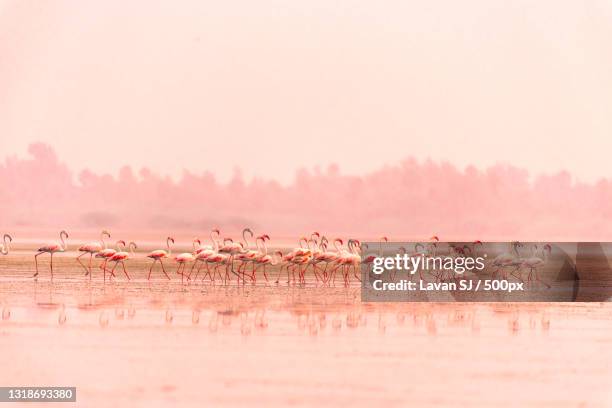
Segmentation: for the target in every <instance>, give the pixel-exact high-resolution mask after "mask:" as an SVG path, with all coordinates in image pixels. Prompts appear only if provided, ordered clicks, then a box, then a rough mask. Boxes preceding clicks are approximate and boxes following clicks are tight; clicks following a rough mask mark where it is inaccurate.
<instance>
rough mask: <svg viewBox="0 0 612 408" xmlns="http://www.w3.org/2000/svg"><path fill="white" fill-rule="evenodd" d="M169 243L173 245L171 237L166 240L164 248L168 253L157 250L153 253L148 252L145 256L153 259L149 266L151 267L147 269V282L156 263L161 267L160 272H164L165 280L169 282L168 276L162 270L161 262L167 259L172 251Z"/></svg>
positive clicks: (164, 270) (163, 269) (162, 264)
mask: <svg viewBox="0 0 612 408" xmlns="http://www.w3.org/2000/svg"><path fill="white" fill-rule="evenodd" d="M170 242H172V243H173V244H174V238H172V237H168V238H166V248H168V251H165V250H163V249H157V250H155V251H152V252H149V254H148V255H147V258H151V259H153V263H152V264H151V267H150V268H149V276H148V277H147V280H151V272H152V271H153V267H154V266H155V263H157V262H158V261H159V264H160V265H161V267H162V271H163V272H164V275H166V278H168V280H171V279H170V276H168V274H167V273H166V269H165V268H164V263H163V262H162V259H164V258H168V257H169V256H170V254H171V253H172V249H171V248H170Z"/></svg>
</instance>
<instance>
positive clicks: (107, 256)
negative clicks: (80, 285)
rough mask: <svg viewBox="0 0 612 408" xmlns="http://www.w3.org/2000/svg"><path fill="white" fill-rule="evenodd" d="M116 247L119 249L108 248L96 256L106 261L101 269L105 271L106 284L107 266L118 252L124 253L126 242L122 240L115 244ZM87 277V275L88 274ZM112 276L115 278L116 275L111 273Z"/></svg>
mask: <svg viewBox="0 0 612 408" xmlns="http://www.w3.org/2000/svg"><path fill="white" fill-rule="evenodd" d="M115 245H116V247H117V249H113V248H106V249H103V250H101V251H100V252H98V253H97V254H96V258H102V259H104V260H103V261H102V263H101V264H100V269H102V270H103V271H104V282H106V264H107V263H108V260H109V259H110V258H112V256H113V255H115V254H116V253H117V252H119V251H122V250H123V248H125V245H126V244H125V241H124V240H122V239H120V240H119V241H117V242H116V243H115ZM85 275H87V273H86V274H85ZM111 276H115V275H114V273H112V272H111Z"/></svg>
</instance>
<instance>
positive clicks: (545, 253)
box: [521, 244, 552, 289]
mask: <svg viewBox="0 0 612 408" xmlns="http://www.w3.org/2000/svg"><path fill="white" fill-rule="evenodd" d="M537 249H538V246H537V245H534V251H533V252H534V254H533V256H531V257H529V258H527V259H524V260H523V261H522V262H521V266H523V267H525V268H529V275H528V276H527V282H531V281H532V280H534V278H535V281H537V282H540V283H543V284H544V285H545V286H546V287H547V288H549V289H550V287H551V286H550V285H549V284H548V283H546V282H544V281H542V280H541V279H540V277H539V276H538V268H541V267H543V266H544V265H546V264H547V263H548V257H549V256H550V253H551V251H552V247H551V246H550V245H549V244H546V245H544V247H543V248H542V258H540V257H538V256H536V253H537Z"/></svg>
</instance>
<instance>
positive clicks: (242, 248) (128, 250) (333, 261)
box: [0, 228, 361, 285]
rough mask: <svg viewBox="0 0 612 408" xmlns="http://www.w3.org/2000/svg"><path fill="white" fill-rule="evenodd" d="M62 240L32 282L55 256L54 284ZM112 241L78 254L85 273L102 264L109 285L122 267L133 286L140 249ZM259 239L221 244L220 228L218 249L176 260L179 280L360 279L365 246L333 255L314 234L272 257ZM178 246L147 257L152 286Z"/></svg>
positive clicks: (197, 248) (247, 235)
mask: <svg viewBox="0 0 612 408" xmlns="http://www.w3.org/2000/svg"><path fill="white" fill-rule="evenodd" d="M59 238H60V241H59V242H55V243H51V244H48V245H44V246H42V247H40V248H38V251H37V252H36V254H35V255H34V262H35V268H36V272H35V273H34V275H33V276H32V277H33V278H37V277H38V276H39V273H40V271H39V269H38V257H39V256H40V255H43V254H49V255H50V266H49V269H50V276H51V280H53V255H54V254H55V253H58V252H66V251H67V249H68V244H67V239H68V238H69V235H68V233H67V232H66V231H64V230H62V231H61V232H60V234H59ZM110 238H111V235H110V233H109V232H108V231H106V230H104V231H102V232H101V234H100V239H99V241H94V242H89V243H87V244H84V245H81V246H80V247H79V248H78V251H79V252H80V255H78V256H77V258H76V260H77V262H78V263H79V264H80V265H81V266H82V267H83V268H84V269H85V274H86V275H89V277H90V279H91V276H92V275H93V269H92V262H93V259H94V258H100V259H101V260H102V262H101V263H100V265H99V268H100V269H101V270H102V272H103V274H104V280H105V281H106V275H107V274H110V278H112V277H115V270H116V269H117V267H118V266H119V265H121V268H122V270H123V273H124V274H125V277H126V278H127V279H128V280H130V279H131V278H130V275H129V274H128V271H127V268H126V264H125V261H127V260H129V259H133V258H135V257H136V253H135V250H136V249H137V248H138V246H137V244H136V243H135V242H130V243H129V244H126V242H125V241H124V240H119V241H117V242H116V243H115V248H109V247H108V244H107V242H106V240H107V239H110ZM253 238H254V234H253V231H252V230H251V229H250V228H245V229H244V230H243V231H242V242H235V241H234V240H233V239H232V238H224V239H221V234H220V231H219V229H216V228H215V229H213V230H212V231H211V233H210V240H211V242H212V245H203V244H202V241H201V240H200V239H199V238H195V239H194V240H193V243H192V245H193V251H192V252H184V253H180V254H178V255H176V256H174V261H175V262H176V264H177V269H176V274H178V275H180V276H181V281H184V280H185V279H187V280H195V279H197V278H198V276H200V272H201V271H202V268H203V267H204V268H205V271H204V273H203V274H202V277H201V280H202V281H205V280H206V278H208V279H210V281H211V282H214V281H215V280H216V279H221V280H222V281H223V282H224V283H228V282H229V281H231V280H232V277H235V278H236V280H237V281H238V282H240V281H242V282H243V283H246V282H247V281H251V282H253V283H255V282H256V281H257V273H258V271H260V270H261V271H263V276H264V277H265V279H266V282H269V279H268V274H267V271H266V266H270V265H280V270H279V273H278V275H277V277H276V283H278V282H279V281H280V277H281V275H282V273H283V269H285V270H286V273H287V282H288V283H290V282H293V283H295V282H296V281H299V282H300V283H305V281H306V279H305V276H306V271H307V268H308V267H309V266H311V267H312V268H313V271H314V273H315V277H316V279H317V281H321V282H325V283H329V282H335V279H336V271H338V270H340V272H341V273H342V279H343V281H344V282H345V284H347V285H348V284H349V283H350V279H351V277H350V271H349V268H350V267H353V275H354V276H355V277H356V278H357V279H359V276H358V274H357V267H358V266H359V265H360V264H361V256H360V254H359V246H360V243H359V241H357V240H349V242H348V249H343V248H341V246H342V245H343V244H344V242H343V240H342V239H339V238H338V239H336V240H334V242H333V245H334V247H335V251H329V250H328V249H327V248H328V244H329V241H328V239H327V238H326V237H324V236H321V234H319V233H318V232H314V233H313V234H312V235H311V237H310V238H306V237H303V238H301V239H300V242H299V245H300V246H299V247H297V248H294V249H293V250H292V251H289V252H288V253H286V254H283V252H282V251H280V250H277V251H274V253H272V254H270V253H268V247H267V245H266V243H267V242H268V241H269V240H270V237H269V235H267V234H263V235H259V236H257V237H255V241H254V244H255V248H252V247H251V246H250V244H249V239H253ZM12 240H13V239H12V237H11V236H10V235H9V234H5V235H4V240H3V244H2V246H1V247H0V250H1V253H2V254H3V255H7V254H8V252H9V248H10V243H11V242H12ZM174 243H175V240H174V238H172V237H168V238H167V239H166V248H165V249H158V250H154V251H152V252H150V253H148V254H147V255H146V257H147V258H150V259H151V260H152V262H151V266H150V267H149V273H148V276H147V279H148V280H150V279H151V274H152V273H153V267H154V266H155V264H157V263H158V262H159V264H160V267H161V271H162V272H163V274H164V275H165V277H166V278H167V279H169V280H171V277H170V275H169V274H168V272H167V271H166V268H165V267H164V262H163V261H164V259H166V258H171V257H172V245H173V244H174ZM84 256H89V261H88V263H87V264H85V263H83V261H82V257H84ZM322 263H325V268H324V269H323V268H321V267H320V265H321V264H322ZM188 264H191V268H190V269H189V271H187V265H188ZM196 266H197V269H196ZM221 268H224V269H221ZM328 269H329V273H328ZM194 273H195V274H194Z"/></svg>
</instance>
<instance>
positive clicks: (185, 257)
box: [174, 238, 202, 283]
mask: <svg viewBox="0 0 612 408" xmlns="http://www.w3.org/2000/svg"><path fill="white" fill-rule="evenodd" d="M201 246H202V242H201V241H200V239H199V238H195V239H194V240H193V252H183V253H182V254H178V255H177V256H175V257H174V260H175V261H176V262H177V263H178V264H179V265H178V267H177V268H176V273H177V274H178V275H181V283H183V280H184V278H185V265H186V264H187V263H188V262H193V261H195V259H196V257H195V255H194V254H195V253H197V251H198V249H200V247H201ZM187 279H188V280H190V277H189V276H187Z"/></svg>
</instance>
